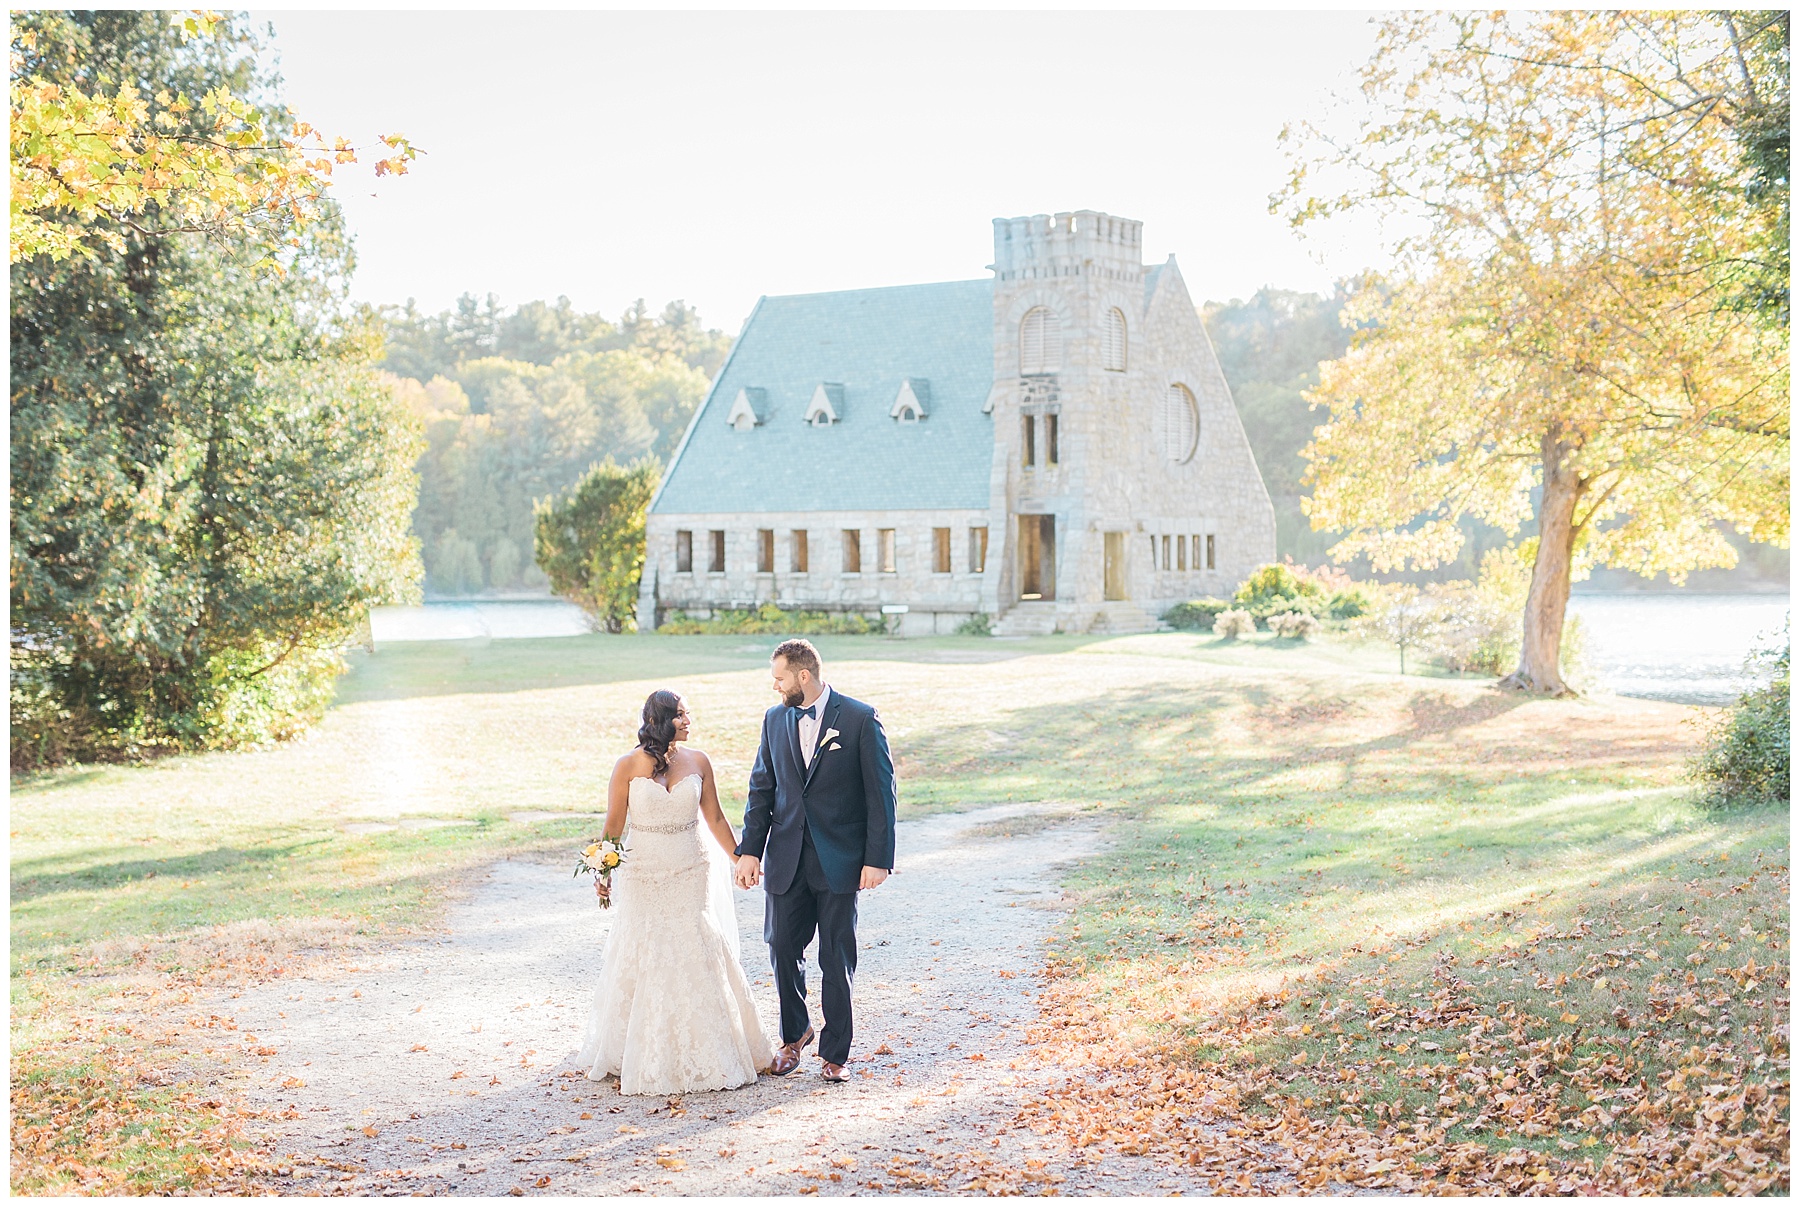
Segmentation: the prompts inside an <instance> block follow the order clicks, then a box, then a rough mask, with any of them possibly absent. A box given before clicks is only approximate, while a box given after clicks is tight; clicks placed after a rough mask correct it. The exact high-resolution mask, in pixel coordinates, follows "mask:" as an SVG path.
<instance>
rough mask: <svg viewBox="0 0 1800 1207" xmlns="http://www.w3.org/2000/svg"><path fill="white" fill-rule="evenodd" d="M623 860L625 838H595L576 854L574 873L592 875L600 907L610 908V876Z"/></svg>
mask: <svg viewBox="0 0 1800 1207" xmlns="http://www.w3.org/2000/svg"><path fill="white" fill-rule="evenodd" d="M624 862H625V840H624V839H622V838H596V839H594V841H592V842H590V843H588V844H587V846H585V847H583V848H581V854H580V855H578V856H576V859H575V874H576V875H577V876H580V875H581V874H582V873H584V872H587V873H591V874H592V875H593V877H594V886H595V889H596V890H597V895H598V896H599V898H600V908H601V909H611V908H612V876H613V873H614V872H616V871H617V870H618V869H619V865H620V864H622V863H624Z"/></svg>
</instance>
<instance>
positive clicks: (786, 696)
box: [781, 691, 806, 708]
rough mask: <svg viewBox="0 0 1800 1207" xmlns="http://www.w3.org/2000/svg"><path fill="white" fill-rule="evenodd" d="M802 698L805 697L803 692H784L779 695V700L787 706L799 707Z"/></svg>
mask: <svg viewBox="0 0 1800 1207" xmlns="http://www.w3.org/2000/svg"><path fill="white" fill-rule="evenodd" d="M804 699H806V693H805V692H798V691H796V692H784V693H783V694H782V697H781V702H782V703H783V704H785V705H787V706H788V707H789V708H799V707H800V702H801V701H802V700H804Z"/></svg>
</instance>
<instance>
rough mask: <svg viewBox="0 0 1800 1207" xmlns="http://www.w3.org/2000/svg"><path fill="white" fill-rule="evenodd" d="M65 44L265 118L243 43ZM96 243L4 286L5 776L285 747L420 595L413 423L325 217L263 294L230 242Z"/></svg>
mask: <svg viewBox="0 0 1800 1207" xmlns="http://www.w3.org/2000/svg"><path fill="white" fill-rule="evenodd" d="M78 23H85V24H82V25H81V28H82V32H83V41H82V46H83V47H84V48H85V49H84V50H83V53H82V56H81V57H80V58H79V67H80V69H81V71H82V72H83V73H86V74H90V75H93V76H101V75H106V76H109V77H111V78H125V77H126V76H128V75H130V76H132V78H139V79H149V80H162V81H164V82H165V83H167V84H169V85H170V86H173V82H175V81H181V80H188V81H197V82H199V83H202V84H204V85H206V87H207V89H209V90H210V89H216V88H223V87H229V88H230V89H231V91H232V93H233V95H240V96H249V97H253V98H257V99H258V102H259V103H260V104H264V105H265V106H272V105H273V101H272V100H267V99H263V97H262V93H263V92H264V91H265V90H266V84H265V82H264V81H263V80H261V79H260V78H259V77H258V75H257V73H256V61H255V58H254V54H253V51H252V49H251V48H250V47H248V45H247V44H246V43H244V42H242V41H240V42H235V43H231V46H232V47H235V51H234V53H230V54H226V53H224V49H225V47H223V46H222V45H221V44H220V43H218V42H216V41H215V42H213V43H211V44H209V45H208V46H206V47H204V48H203V47H200V46H196V45H193V44H184V43H182V42H181V41H180V39H178V38H177V37H175V36H174V34H173V33H172V32H171V29H170V26H169V23H168V21H167V20H166V18H165V17H164V16H163V15H162V14H157V13H149V12H98V13H93V14H84V15H83V16H82V17H81V18H80V19H79V22H78ZM94 223H95V226H96V228H97V229H98V228H100V227H104V228H105V229H106V231H107V233H108V235H109V237H108V238H106V239H103V240H99V242H98V247H99V248H100V249H101V250H99V251H97V252H96V254H94V255H92V256H83V255H72V256H66V257H63V258H61V259H58V258H57V257H55V256H54V255H52V254H50V253H48V252H45V253H43V254H39V255H35V256H31V257H29V258H26V259H23V260H21V261H19V262H18V263H16V264H14V265H13V266H12V269H11V383H12V414H11V433H12V445H11V456H12V461H11V470H12V496H11V501H12V631H11V637H12V710H11V711H12V735H13V760H14V764H15V766H18V765H24V766H35V765H41V764H43V763H48V762H56V761H61V760H63V759H66V758H104V757H120V756H131V755H138V754H143V753H153V752H156V751H159V750H171V749H181V748H192V747H207V746H231V745H238V744H243V743H248V742H259V741H264V740H267V739H270V738H279V737H283V736H287V735H289V734H292V733H294V732H297V731H298V730H299V729H300V728H301V727H303V726H304V725H305V724H306V723H307V721H308V720H309V719H310V718H311V717H313V716H315V715H316V714H317V713H318V712H319V711H320V710H321V709H322V708H323V707H324V704H325V702H326V701H327V699H328V698H329V692H330V684H331V682H332V679H333V678H334V677H335V674H336V672H337V670H338V669H339V668H340V667H341V659H340V657H339V655H338V653H337V650H338V648H340V647H341V646H342V645H343V644H344V643H345V642H346V641H347V640H348V639H349V638H350V636H351V635H352V634H353V633H354V632H355V631H356V629H357V627H358V626H359V625H360V623H361V622H362V620H363V619H364V618H365V617H366V614H367V609H368V607H369V606H371V605H372V604H377V603H384V602H394V601H400V600H403V599H405V598H407V597H408V595H409V593H411V592H412V591H413V590H414V586H413V584H414V582H415V581H416V578H417V573H418V562H417V554H416V551H415V549H414V546H413V542H412V541H411V539H410V538H409V536H408V533H407V530H406V526H407V519H408V514H409V512H410V511H411V508H412V504H413V500H414V495H415V491H416V487H417V479H416V477H415V476H414V474H413V472H412V463H413V461H414V459H415V458H416V457H417V455H418V450H419V444H418V440H417V435H416V425H415V423H414V421H413V420H412V419H411V418H410V417H409V415H408V414H407V413H406V412H405V410H404V409H403V408H402V407H401V406H400V405H399V404H398V402H397V401H396V399H395V398H394V395H393V393H392V391H391V390H390V389H389V388H388V387H387V386H385V385H384V384H383V383H382V382H381V381H380V380H379V379H378V377H377V375H376V373H375V371H374V369H373V364H372V361H373V359H374V357H375V356H377V355H378V354H379V334H378V332H377V330H376V329H375V328H374V327H373V326H372V325H371V323H370V321H369V320H368V317H367V316H359V315H358V314H357V313H356V312H355V311H353V310H351V309H349V308H348V306H347V304H346V302H345V299H344V297H343V294H342V289H343V283H344V281H345V279H346V277H347V275H348V272H349V269H350V257H349V247H348V243H347V241H346V239H345V237H344V235H343V232H342V230H341V227H340V224H339V220H338V218H337V215H336V214H335V212H332V211H330V210H327V211H324V212H322V213H321V215H320V216H319V218H318V220H317V221H315V222H314V223H312V224H311V225H310V226H309V227H307V228H306V230H305V231H304V232H302V234H301V236H300V244H299V246H297V247H294V248H292V250H291V255H290V258H289V271H288V272H287V273H286V274H285V275H283V276H280V277H276V276H273V275H271V274H269V273H267V272H264V271H261V270H260V269H259V268H258V266H257V265H258V261H259V260H260V259H261V257H262V255H263V249H262V248H261V247H259V246H258V245H256V243H255V242H254V241H253V240H250V239H248V238H245V237H241V236H234V235H230V234H225V235H221V236H220V237H218V238H214V239H208V238H205V237H202V236H200V235H199V234H196V233H185V234H183V233H175V234H171V233H168V232H163V231H157V232H152V233H146V232H145V231H142V230H139V229H137V228H136V227H135V226H133V225H129V224H125V223H119V222H114V221H113V220H112V219H110V218H107V217H106V216H104V215H101V216H98V217H96V218H95V219H94ZM110 236H116V241H115V239H114V238H113V237H110ZM117 246H122V247H123V248H124V250H123V252H122V253H115V252H114V251H113V250H112V249H113V248H114V247H117Z"/></svg>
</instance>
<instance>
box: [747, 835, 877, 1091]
mask: <svg viewBox="0 0 1800 1207" xmlns="http://www.w3.org/2000/svg"><path fill="white" fill-rule="evenodd" d="M815 933H816V934H817V935H818V937H819V980H820V986H819V998H820V1004H821V1005H822V1006H823V1007H824V1012H825V1027H824V1030H822V1031H821V1032H820V1033H819V1058H820V1059H821V1060H828V1061H830V1062H831V1063H832V1064H838V1065H841V1064H844V1063H845V1062H846V1061H848V1060H849V1059H850V1039H851V1036H852V1035H853V1034H854V1028H853V1026H852V1024H851V1017H850V985H851V982H853V981H854V980H855V979H856V894H855V893H854V892H849V893H834V892H832V891H831V886H830V884H829V883H827V881H826V879H825V869H824V868H823V867H822V866H821V865H820V863H819V856H818V852H816V851H814V850H813V845H812V839H811V837H810V836H808V837H807V839H806V840H805V841H804V842H803V844H802V845H801V848H800V866H799V868H798V869H796V870H795V872H794V882H793V883H792V884H790V885H789V886H788V890H787V892H785V893H770V894H769V895H768V907H767V912H766V913H765V914H764V920H763V937H764V938H765V939H766V940H768V944H769V962H770V963H771V964H772V965H773V966H774V969H775V988H776V991H777V993H778V994H779V995H780V998H781V1042H783V1043H794V1042H796V1041H797V1040H799V1038H800V1037H801V1036H802V1035H805V1034H806V1028H807V1026H808V1024H809V1022H810V1018H809V1016H808V1014H807V1010H806V948H807V945H808V944H809V943H811V942H812V940H813V935H814V934H815Z"/></svg>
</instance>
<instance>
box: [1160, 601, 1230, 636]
mask: <svg viewBox="0 0 1800 1207" xmlns="http://www.w3.org/2000/svg"><path fill="white" fill-rule="evenodd" d="M1229 607H1231V605H1230V604H1228V603H1226V602H1225V601H1224V600H1222V599H1214V598H1213V597H1212V596H1210V595H1209V596H1207V597H1206V598H1205V599H1190V600H1187V601H1186V602H1184V603H1178V604H1176V605H1175V606H1174V607H1172V608H1170V609H1169V610H1168V611H1167V612H1164V613H1163V615H1162V618H1163V623H1164V624H1167V625H1168V626H1169V627H1170V628H1174V629H1193V630H1195V631H1199V632H1204V631H1205V630H1207V629H1210V628H1212V627H1213V621H1214V620H1216V619H1217V618H1218V615H1219V613H1220V612H1223V611H1225V610H1226V609H1227V608H1229Z"/></svg>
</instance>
